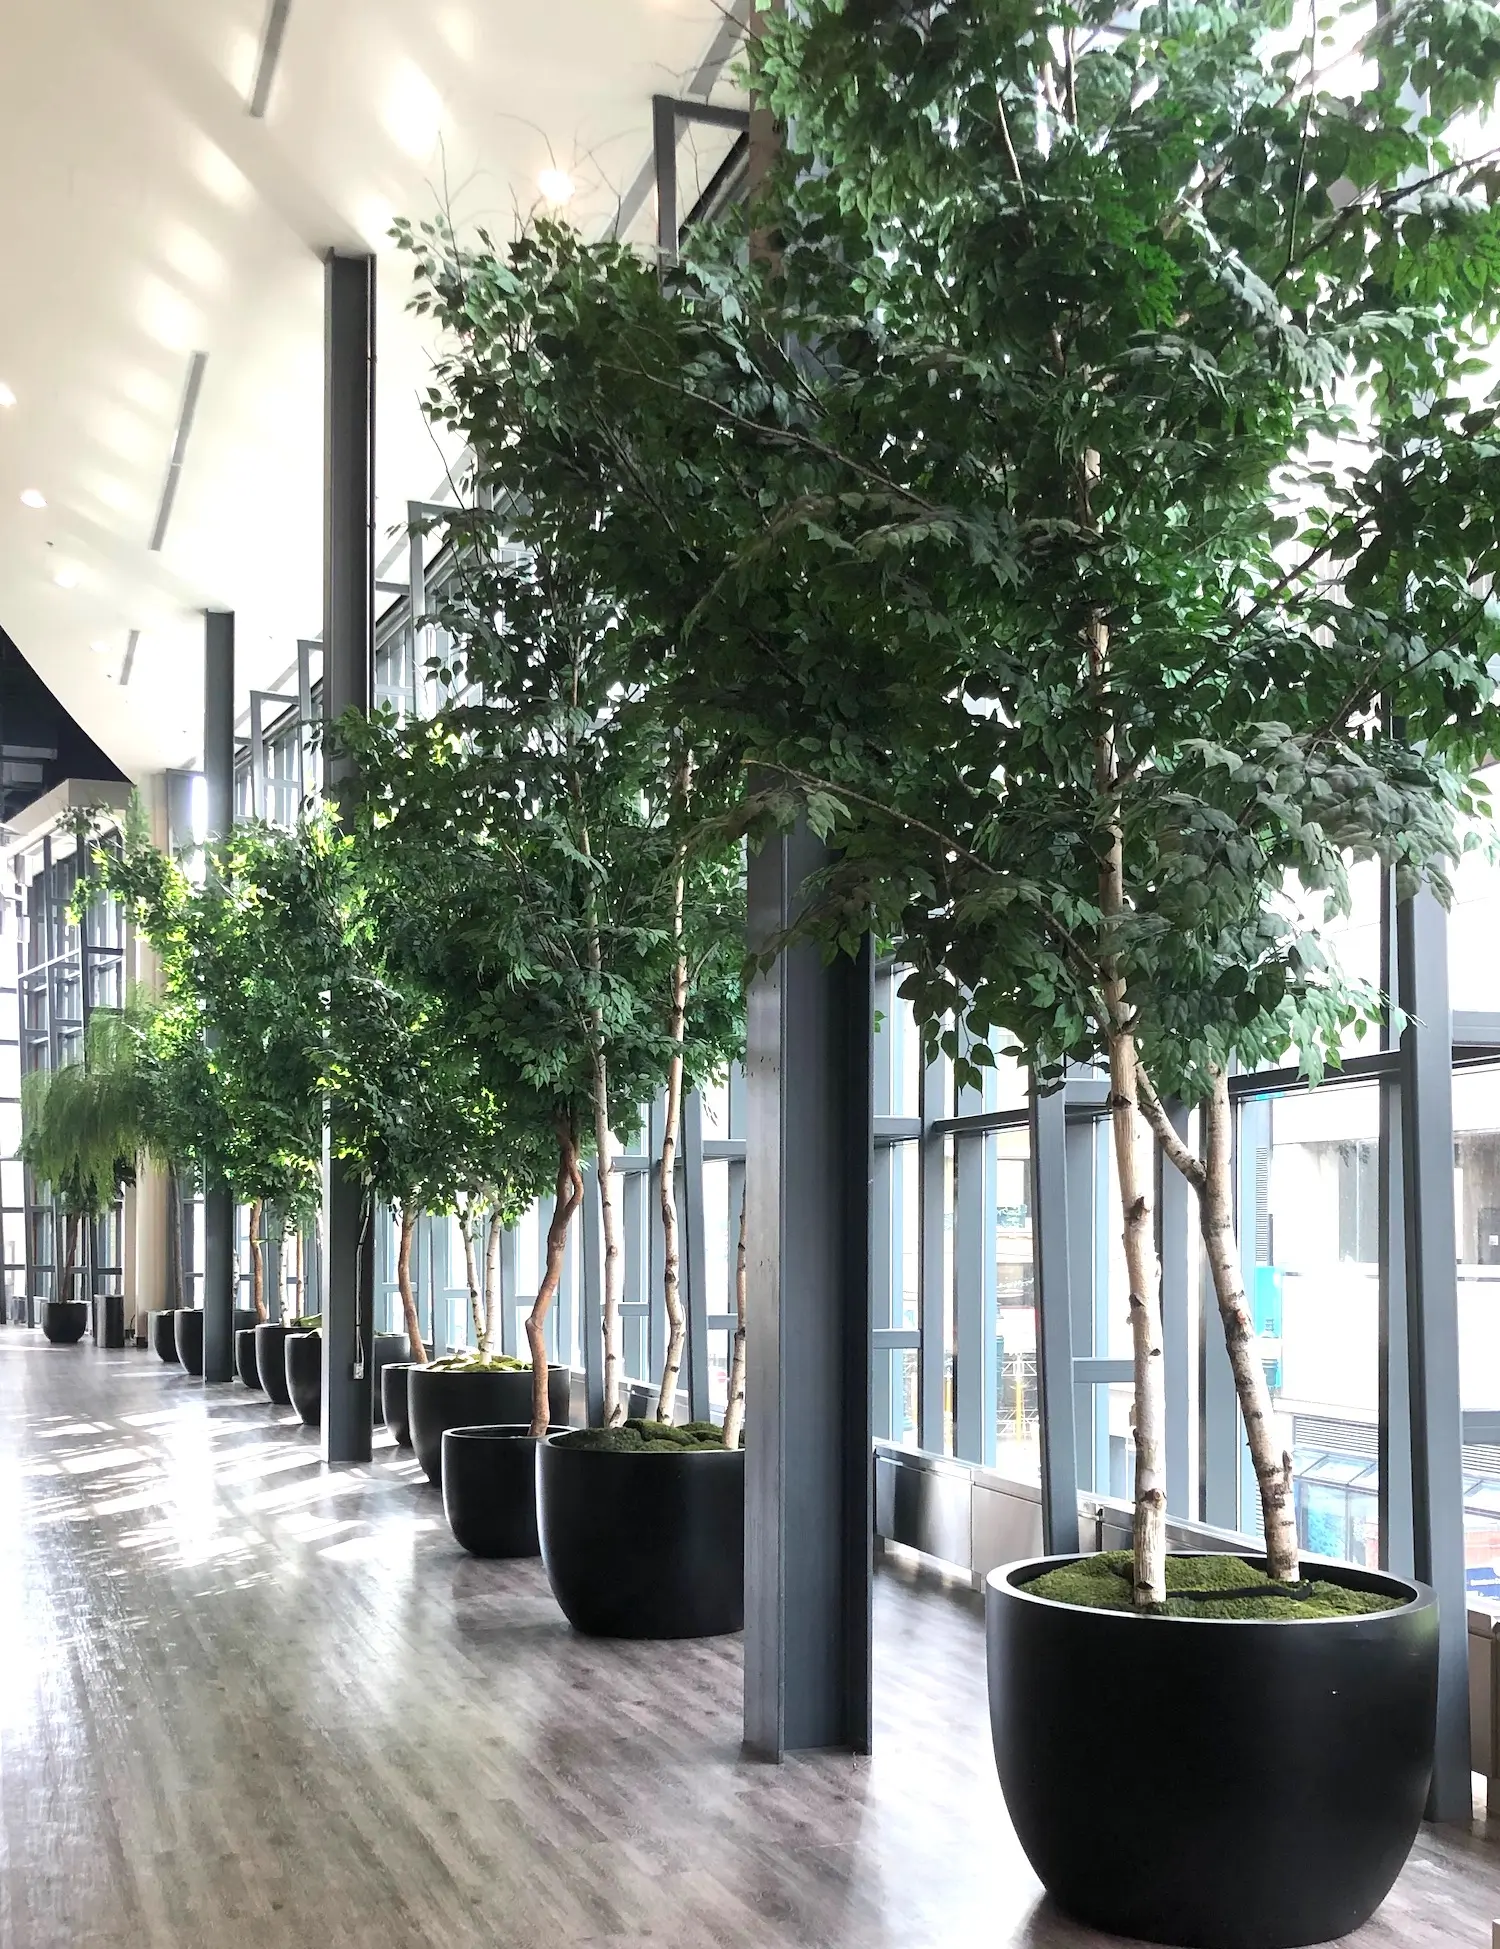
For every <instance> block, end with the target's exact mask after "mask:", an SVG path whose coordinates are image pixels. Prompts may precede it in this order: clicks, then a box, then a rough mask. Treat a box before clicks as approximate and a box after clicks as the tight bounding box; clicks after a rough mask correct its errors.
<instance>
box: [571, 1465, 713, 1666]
mask: <svg viewBox="0 0 1500 1949" xmlns="http://www.w3.org/2000/svg"><path fill="white" fill-rule="evenodd" d="M536 1486H537V1530H538V1534H539V1536H540V1540H541V1548H542V1562H543V1563H544V1564H545V1565H546V1570H547V1581H548V1583H549V1584H551V1586H552V1595H553V1596H554V1597H555V1598H556V1599H557V1601H558V1603H559V1604H561V1606H562V1608H563V1611H564V1613H565V1614H566V1616H567V1620H568V1622H569V1623H570V1624H571V1625H572V1626H573V1628H574V1630H576V1631H586V1632H588V1633H589V1634H590V1635H591V1636H593V1637H600V1638H712V1637H717V1636H719V1634H720V1633H721V1632H725V1631H739V1630H741V1629H743V1627H744V1623H745V1451H744V1450H743V1449H729V1448H724V1449H714V1448H710V1449H697V1450H693V1449H686V1450H683V1451H681V1452H679V1453H661V1452H656V1453H640V1452H636V1453H634V1454H632V1453H630V1452H629V1451H626V1452H624V1453H618V1452H612V1451H610V1450H609V1449H597V1448H571V1447H569V1446H568V1445H567V1444H566V1442H564V1441H563V1440H562V1439H561V1438H560V1437H558V1436H553V1437H550V1438H549V1439H548V1440H547V1441H545V1442H543V1443H542V1446H541V1453H540V1454H539V1455H538V1457H537V1485H536Z"/></svg>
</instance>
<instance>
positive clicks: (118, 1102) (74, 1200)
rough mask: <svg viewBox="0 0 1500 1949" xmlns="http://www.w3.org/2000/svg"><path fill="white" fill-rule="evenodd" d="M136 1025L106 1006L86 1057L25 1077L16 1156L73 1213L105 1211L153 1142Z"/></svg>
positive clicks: (93, 1026) (95, 1021) (96, 1018)
mask: <svg viewBox="0 0 1500 1949" xmlns="http://www.w3.org/2000/svg"><path fill="white" fill-rule="evenodd" d="M132 1028H133V1025H127V1023H126V1022H125V1021H123V1020H122V1018H121V1017H120V1016H118V1015H115V1014H112V1013H108V1012H105V1011H102V1010H101V1011H99V1012H97V1013H96V1014H94V1015H93V1016H92V1017H91V1019H90V1022H89V1029H88V1036H87V1039H86V1042H85V1046H84V1053H83V1059H82V1060H81V1061H79V1062H71V1063H65V1064H64V1065H63V1066H62V1067H61V1068H58V1069H54V1070H43V1069H39V1070H33V1071H31V1073H30V1074H29V1075H26V1076H23V1077H22V1079H21V1144H20V1149H19V1152H18V1155H19V1157H20V1159H21V1162H22V1163H23V1164H25V1165H27V1166H29V1168H30V1170H31V1172H32V1175H33V1176H34V1177H35V1178H36V1179H37V1180H38V1181H39V1182H41V1183H44V1184H46V1185H48V1186H50V1188H51V1190H52V1193H53V1195H54V1196H55V1197H56V1199H57V1201H58V1203H59V1205H60V1206H61V1207H62V1209H63V1211H64V1212H65V1213H67V1214H68V1216H69V1217H82V1218H98V1217H100V1216H102V1214H103V1213H104V1212H106V1211H107V1210H108V1209H109V1207H110V1206H111V1205H112V1204H113V1203H114V1202H115V1200H116V1199H117V1198H118V1197H119V1195H120V1193H121V1192H122V1191H123V1190H124V1189H125V1187H126V1186H127V1185H130V1184H134V1182H135V1174H136V1164H137V1160H138V1158H139V1156H140V1154H141V1153H142V1151H143V1150H145V1149H146V1147H147V1144H148V1133H149V1120H150V1106H149V1098H148V1092H147V1087H146V1084H145V1080H144V1078H143V1075H142V1071H141V1068H140V1066H139V1064H138V1063H137V1061H136V1059H135V1046H134V1041H133V1035H132Z"/></svg>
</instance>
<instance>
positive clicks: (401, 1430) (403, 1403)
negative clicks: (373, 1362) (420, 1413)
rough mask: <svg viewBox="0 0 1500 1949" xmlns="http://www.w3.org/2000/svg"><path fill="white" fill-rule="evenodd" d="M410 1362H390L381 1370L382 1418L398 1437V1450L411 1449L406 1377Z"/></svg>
mask: <svg viewBox="0 0 1500 1949" xmlns="http://www.w3.org/2000/svg"><path fill="white" fill-rule="evenodd" d="M410 1371H411V1362H410V1361H409V1360H388V1361H387V1362H386V1363H385V1365H384V1367H382V1368H381V1370H380V1418H381V1420H382V1421H384V1423H385V1425H386V1427H387V1428H389V1429H390V1431H391V1433H392V1434H393V1435H394V1436H395V1437H396V1446H397V1447H398V1448H410V1447H411V1418H410V1408H409V1406H408V1402H407V1393H406V1376H407V1374H408V1373H409V1372H410Z"/></svg>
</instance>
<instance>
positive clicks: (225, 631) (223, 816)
mask: <svg viewBox="0 0 1500 1949" xmlns="http://www.w3.org/2000/svg"><path fill="white" fill-rule="evenodd" d="M203 787H204V797H205V800H206V804H207V828H206V838H207V844H208V846H209V848H212V847H213V846H215V845H216V844H218V843H219V842H220V841H222V840H225V839H227V838H228V837H229V834H230V832H231V831H232V830H233V827H234V617H233V615H232V614H230V613H229V612H227V611H225V610H221V609H211V610H209V612H208V613H207V615H206V616H205V617H204V619H203ZM211 870H212V867H210V871H211ZM234 1301H235V1291H234V1194H233V1193H232V1192H231V1191H230V1189H229V1186H228V1185H227V1184H222V1183H206V1184H205V1185H204V1187H203V1379H204V1383H205V1385H210V1384H213V1383H216V1382H221V1381H232V1380H233V1379H234Z"/></svg>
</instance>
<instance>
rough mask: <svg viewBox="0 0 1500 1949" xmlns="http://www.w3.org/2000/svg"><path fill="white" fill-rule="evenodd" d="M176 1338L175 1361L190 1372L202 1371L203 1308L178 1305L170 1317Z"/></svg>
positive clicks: (199, 1372) (198, 1372) (200, 1372)
mask: <svg viewBox="0 0 1500 1949" xmlns="http://www.w3.org/2000/svg"><path fill="white" fill-rule="evenodd" d="M172 1331H173V1333H174V1335H175V1336H176V1340H177V1363H178V1365H179V1366H180V1367H184V1368H186V1370H187V1372H188V1373H190V1374H199V1375H201V1374H202V1372H203V1308H202V1307H201V1306H179V1307H178V1309H177V1311H176V1313H175V1314H174V1315H173V1317H172Z"/></svg>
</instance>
